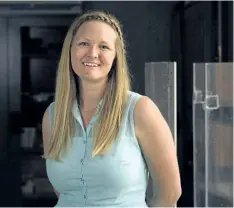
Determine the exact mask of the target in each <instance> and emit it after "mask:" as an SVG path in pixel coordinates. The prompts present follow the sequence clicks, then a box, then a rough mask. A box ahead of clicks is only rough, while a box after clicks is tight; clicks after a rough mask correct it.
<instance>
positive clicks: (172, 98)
mask: <svg viewBox="0 0 234 208" xmlns="http://www.w3.org/2000/svg"><path fill="white" fill-rule="evenodd" d="M145 95H146V96H148V97H150V98H151V99H152V100H153V101H154V102H155V103H156V105H157V106H158V108H159V109H160V111H161V113H162V115H163V116H164V118H165V119H166V121H167V123H168V125H169V127H170V129H171V132H172V135H173V138H174V139H175V144H176V143H177V140H176V139H177V135H176V130H177V126H176V121H177V120H176V117H177V115H176V114H177V109H176V99H177V98H176V63H175V62H150V63H145ZM152 187H153V185H152V180H151V178H150V179H149V187H148V190H147V194H146V202H149V200H150V199H151V197H152V195H153V191H152V190H153V189H152ZM158 191H159V190H155V195H156V196H157V192H158Z"/></svg>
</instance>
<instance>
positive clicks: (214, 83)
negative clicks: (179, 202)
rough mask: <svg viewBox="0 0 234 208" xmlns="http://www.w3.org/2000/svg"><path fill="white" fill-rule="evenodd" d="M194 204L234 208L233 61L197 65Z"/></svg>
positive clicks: (194, 101) (195, 69) (194, 111)
mask: <svg viewBox="0 0 234 208" xmlns="http://www.w3.org/2000/svg"><path fill="white" fill-rule="evenodd" d="M193 129H194V131H193V132H194V133H193V136H194V138H193V139H194V151H193V152H194V206H195V207H202V206H206V207H230V206H231V207H233V63H206V64H194V96H193Z"/></svg>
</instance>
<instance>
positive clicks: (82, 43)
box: [78, 42, 89, 46]
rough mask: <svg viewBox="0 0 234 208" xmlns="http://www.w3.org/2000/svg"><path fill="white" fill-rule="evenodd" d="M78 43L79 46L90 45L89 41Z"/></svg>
mask: <svg viewBox="0 0 234 208" xmlns="http://www.w3.org/2000/svg"><path fill="white" fill-rule="evenodd" d="M78 45H79V46H88V45H89V44H88V43H87V42H80V43H79V44H78Z"/></svg>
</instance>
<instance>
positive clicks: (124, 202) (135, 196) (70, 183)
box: [46, 91, 148, 207]
mask: <svg viewBox="0 0 234 208" xmlns="http://www.w3.org/2000/svg"><path fill="white" fill-rule="evenodd" d="M140 97H141V95H140V94H138V93H135V92H132V91H129V94H128V103H127V105H126V108H125V114H124V118H123V121H122V126H121V129H120V134H119V135H120V136H119V138H117V139H116V141H115V143H114V144H113V145H112V147H111V148H110V151H108V152H107V153H106V154H105V155H104V156H97V157H94V158H92V143H93V132H92V130H93V125H94V124H95V122H96V121H97V118H98V116H99V112H100V107H101V105H102V102H100V103H99V106H98V110H97V112H96V114H95V115H94V116H93V117H92V119H91V121H90V123H89V125H88V126H87V128H86V130H85V129H84V126H83V122H82V117H81V114H80V111H79V108H78V105H77V103H75V104H74V108H73V115H74V116H75V118H76V120H77V123H76V129H77V130H76V134H75V136H74V137H73V138H72V148H71V150H70V151H69V152H68V153H67V154H66V156H65V157H63V158H62V159H63V161H62V162H58V161H55V160H51V159H47V160H46V170H47V175H48V178H49V181H50V183H51V184H52V186H53V187H54V188H55V189H56V190H57V191H58V192H59V193H60V196H59V199H58V202H57V204H56V207H93V206H98V207H100V206H103V207H147V205H146V202H145V197H146V189H147V183H148V170H147V166H146V163H145V160H144V157H143V153H142V151H141V149H140V146H139V144H138V141H137V139H136V137H135V133H134V118H133V117H134V115H133V114H134V107H135V104H136V102H137V101H138V100H139V98H140ZM53 104H54V103H51V104H50V107H49V114H50V123H51V121H52V119H53V106H54V105H53Z"/></svg>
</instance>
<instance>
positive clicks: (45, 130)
mask: <svg viewBox="0 0 234 208" xmlns="http://www.w3.org/2000/svg"><path fill="white" fill-rule="evenodd" d="M50 135H51V130H50V123H49V107H48V108H47V109H46V111H45V113H44V115H43V118H42V139H43V147H44V150H45V147H46V145H48V141H49V138H50ZM53 190H54V192H55V194H56V196H57V197H58V198H59V192H57V191H56V190H55V189H54V188H53Z"/></svg>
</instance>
